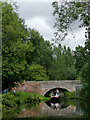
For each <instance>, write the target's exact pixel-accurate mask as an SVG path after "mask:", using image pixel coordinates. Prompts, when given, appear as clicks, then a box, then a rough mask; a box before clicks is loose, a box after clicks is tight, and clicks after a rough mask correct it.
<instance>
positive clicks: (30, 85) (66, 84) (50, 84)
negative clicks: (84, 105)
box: [16, 80, 80, 95]
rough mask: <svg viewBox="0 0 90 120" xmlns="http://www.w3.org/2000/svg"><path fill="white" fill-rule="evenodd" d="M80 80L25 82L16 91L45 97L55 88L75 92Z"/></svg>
mask: <svg viewBox="0 0 90 120" xmlns="http://www.w3.org/2000/svg"><path fill="white" fill-rule="evenodd" d="M79 84H80V81H79V80H61V81H25V82H23V83H22V84H19V85H18V87H17V88H16V91H21V92H30V93H34V92H35V93H39V94H41V95H45V93H46V92H47V91H49V90H51V89H54V88H62V89H65V90H67V91H75V89H76V85H79Z"/></svg>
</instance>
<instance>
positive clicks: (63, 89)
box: [44, 88, 69, 97]
mask: <svg viewBox="0 0 90 120" xmlns="http://www.w3.org/2000/svg"><path fill="white" fill-rule="evenodd" d="M56 89H58V90H59V91H61V92H63V93H64V92H69V91H68V90H67V89H65V88H52V89H50V90H48V91H47V92H46V93H45V94H44V96H45V97H49V93H51V91H54V90H56Z"/></svg>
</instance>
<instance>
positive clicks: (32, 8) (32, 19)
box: [17, 0, 85, 50]
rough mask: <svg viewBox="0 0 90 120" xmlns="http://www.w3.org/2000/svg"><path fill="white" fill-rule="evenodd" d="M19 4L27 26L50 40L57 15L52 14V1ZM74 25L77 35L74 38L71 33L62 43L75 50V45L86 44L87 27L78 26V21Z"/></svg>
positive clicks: (20, 14) (21, 15)
mask: <svg viewBox="0 0 90 120" xmlns="http://www.w3.org/2000/svg"><path fill="white" fill-rule="evenodd" d="M18 1H19V0H18ZM17 4H18V5H19V11H18V12H19V16H20V17H21V18H23V19H25V24H26V25H27V27H30V28H34V29H36V30H38V31H39V33H40V34H41V35H42V36H43V37H44V39H45V40H49V41H50V40H51V39H52V38H54V32H55V28H54V27H53V26H54V23H55V17H54V16H53V15H52V13H53V7H52V5H51V2H17ZM72 26H73V31H74V34H75V36H76V37H75V38H73V37H72V36H71V34H70V35H69V36H67V37H66V39H65V40H64V41H63V42H61V44H62V45H66V46H70V48H71V49H72V50H74V48H75V46H77V45H84V42H85V37H84V36H85V35H84V31H85V28H81V29H80V28H78V22H75V23H73V25H72Z"/></svg>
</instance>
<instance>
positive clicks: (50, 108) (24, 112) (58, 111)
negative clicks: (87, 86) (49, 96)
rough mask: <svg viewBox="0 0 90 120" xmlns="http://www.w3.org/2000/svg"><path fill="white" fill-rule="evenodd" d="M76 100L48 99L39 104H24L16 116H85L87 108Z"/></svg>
mask: <svg viewBox="0 0 90 120" xmlns="http://www.w3.org/2000/svg"><path fill="white" fill-rule="evenodd" d="M83 108H85V107H82V106H81V104H80V101H78V100H77V101H76V100H71V101H67V100H60V101H53V102H52V101H47V102H41V103H39V104H33V105H32V104H31V103H29V104H26V105H23V106H22V109H21V110H20V112H19V113H18V114H17V115H16V118H25V117H34V116H59V117H60V116H61V117H71V118H73V117H77V118H78V117H79V118H80V117H84V116H85V115H86V114H85V112H86V111H85V110H84V109H83Z"/></svg>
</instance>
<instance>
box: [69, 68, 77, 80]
mask: <svg viewBox="0 0 90 120" xmlns="http://www.w3.org/2000/svg"><path fill="white" fill-rule="evenodd" d="M75 79H76V69H75V67H74V66H71V67H69V68H68V70H67V80H75Z"/></svg>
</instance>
